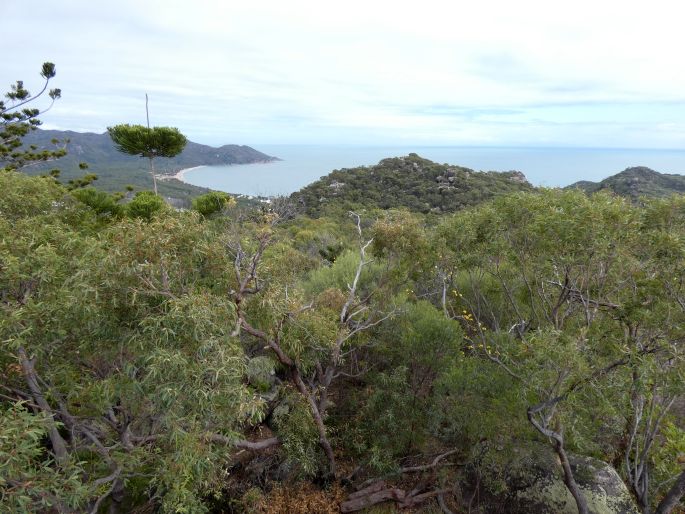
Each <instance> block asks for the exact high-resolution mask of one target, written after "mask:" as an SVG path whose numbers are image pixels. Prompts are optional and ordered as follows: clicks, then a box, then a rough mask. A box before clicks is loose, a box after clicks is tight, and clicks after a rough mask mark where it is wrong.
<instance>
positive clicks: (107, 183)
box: [0, 129, 275, 206]
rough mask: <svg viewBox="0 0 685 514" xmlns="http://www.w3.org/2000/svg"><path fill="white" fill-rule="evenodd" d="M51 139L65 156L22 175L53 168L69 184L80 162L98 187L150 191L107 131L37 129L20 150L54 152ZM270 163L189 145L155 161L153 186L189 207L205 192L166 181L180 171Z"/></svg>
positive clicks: (252, 154) (143, 166) (257, 155)
mask: <svg viewBox="0 0 685 514" xmlns="http://www.w3.org/2000/svg"><path fill="white" fill-rule="evenodd" d="M52 140H56V141H57V140H59V141H62V143H60V146H65V147H66V151H67V154H66V155H64V156H63V157H61V158H60V159H59V161H56V162H46V163H41V162H38V163H35V164H33V165H32V166H30V167H28V168H24V169H23V170H22V171H24V172H25V173H28V174H31V175H44V174H46V173H49V172H50V171H51V170H52V169H54V168H57V169H59V170H60V175H59V177H60V180H61V181H63V182H68V181H69V180H78V179H79V178H81V176H82V175H83V170H82V169H81V168H80V164H81V163H83V162H85V163H87V164H88V167H89V170H92V171H93V172H94V173H96V174H97V176H98V182H97V187H98V189H102V190H104V191H107V192H110V193H114V192H116V191H122V190H124V188H125V187H126V186H127V185H132V186H134V187H135V189H136V190H142V189H149V188H150V177H149V175H148V173H146V170H149V166H148V163H146V162H145V161H144V159H140V158H139V157H136V156H131V155H128V154H125V153H122V152H119V151H117V150H116V148H115V146H114V143H113V142H112V139H111V138H110V137H109V135H108V134H107V133H104V134H92V133H80V132H71V131H60V130H42V129H38V130H35V131H32V132H30V133H29V134H28V135H27V136H26V137H25V138H24V145H23V147H22V148H28V147H30V146H35V147H36V149H38V151H39V152H43V151H44V150H55V146H54V144H53V143H52V142H51V141H52ZM62 153H64V152H62ZM273 159H275V158H274V157H270V156H268V155H265V154H263V153H261V152H258V151H257V150H254V149H253V148H250V147H248V146H240V145H225V146H221V147H218V148H214V147H211V146H207V145H201V144H198V143H193V142H192V141H189V142H188V144H187V145H186V146H185V148H184V150H183V151H182V152H181V153H180V154H179V155H177V156H176V157H172V158H166V157H157V158H155V168H156V169H157V173H158V176H157V178H160V176H163V179H161V180H158V182H157V187H158V190H159V194H161V195H163V196H165V197H167V198H174V199H178V200H180V201H182V203H183V205H187V206H189V205H190V200H191V199H192V198H194V197H195V196H198V195H201V194H205V193H207V192H209V190H208V189H205V188H201V187H197V186H192V185H190V184H185V183H183V182H179V181H178V180H176V179H174V178H171V177H172V176H173V175H174V174H175V173H176V172H178V171H179V170H181V169H185V168H192V167H194V166H203V165H207V166H213V165H221V166H226V165H232V164H249V163H254V162H266V161H270V160H273ZM1 161H2V160H1V159H0V162H1ZM0 165H1V164H0Z"/></svg>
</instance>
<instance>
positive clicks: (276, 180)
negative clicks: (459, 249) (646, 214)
mask: <svg viewBox="0 0 685 514" xmlns="http://www.w3.org/2000/svg"><path fill="white" fill-rule="evenodd" d="M255 148H256V149H257V150H260V151H261V152H264V153H266V154H268V155H274V156H276V157H280V158H281V159H283V160H282V161H277V162H271V163H266V164H246V165H240V166H208V167H203V168H198V169H195V170H192V171H189V172H188V173H186V175H185V180H186V181H187V182H189V183H190V184H194V185H196V186H204V187H210V188H212V189H218V190H220V191H226V192H229V193H242V194H248V195H262V196H271V195H282V194H289V193H292V192H293V191H297V190H298V189H300V188H301V187H303V186H305V185H307V184H309V183H311V182H313V181H315V180H317V179H318V178H319V177H322V176H323V175H326V174H328V173H329V172H331V171H332V170H334V169H340V168H354V167H356V166H362V165H374V164H377V163H378V161H380V160H381V159H384V158H386V157H396V156H400V155H407V154H408V153H411V152H415V153H417V154H419V155H420V156H422V157H425V158H427V159H430V160H432V161H435V162H439V163H449V164H456V165H459V166H465V167H467V168H472V169H474V170H481V171H510V170H518V171H522V172H523V173H524V174H525V175H526V177H527V178H528V180H529V181H530V182H531V183H532V184H534V185H537V186H549V187H553V186H566V185H568V184H572V183H573V182H577V181H578V180H592V181H598V180H602V179H603V178H606V177H608V176H609V175H614V174H615V173H618V172H619V171H622V170H624V169H625V168H628V167H631V166H647V167H649V168H652V169H654V170H656V171H660V172H662V173H682V174H685V150H643V149H640V150H630V149H595V148H592V149H590V148H491V147H487V148H485V147H478V148H476V147H445V146H434V147H428V146H414V147H410V146H401V147H400V146H394V147H390V146H386V147H381V146H368V147H359V146H343V145H340V146H318V145H317V146H306V145H257V146H255Z"/></svg>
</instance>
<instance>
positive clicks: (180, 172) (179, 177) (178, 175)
mask: <svg viewBox="0 0 685 514" xmlns="http://www.w3.org/2000/svg"><path fill="white" fill-rule="evenodd" d="M205 167H206V166H193V167H192V168H183V169H182V170H178V172H176V174H175V175H164V176H165V177H167V178H175V179H176V180H179V181H181V182H185V180H183V176H184V175H185V174H186V173H187V172H189V171H190V170H196V169H198V168H205Z"/></svg>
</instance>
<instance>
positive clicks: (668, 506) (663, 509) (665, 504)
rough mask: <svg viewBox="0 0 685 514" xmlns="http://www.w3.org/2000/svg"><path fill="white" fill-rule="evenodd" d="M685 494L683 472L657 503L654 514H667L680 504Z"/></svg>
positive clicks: (684, 473)
mask: <svg viewBox="0 0 685 514" xmlns="http://www.w3.org/2000/svg"><path fill="white" fill-rule="evenodd" d="M684 494H685V471H683V472H682V473H681V474H680V476H679V477H678V480H676V482H675V484H673V486H672V487H671V488H670V489H669V490H668V492H667V493H666V496H664V498H663V500H661V502H660V503H659V505H658V507H657V508H656V511H654V514H669V513H670V512H671V511H672V510H673V509H675V508H676V507H677V506H678V504H679V503H680V499H681V498H682V497H683V495H684Z"/></svg>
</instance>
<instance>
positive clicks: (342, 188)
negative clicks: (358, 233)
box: [291, 153, 534, 216]
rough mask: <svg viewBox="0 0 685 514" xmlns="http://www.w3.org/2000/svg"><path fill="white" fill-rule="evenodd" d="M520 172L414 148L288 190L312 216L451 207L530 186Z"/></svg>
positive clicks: (456, 208) (447, 208)
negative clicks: (471, 165) (438, 157)
mask: <svg viewBox="0 0 685 514" xmlns="http://www.w3.org/2000/svg"><path fill="white" fill-rule="evenodd" d="M532 189H534V188H533V186H531V185H530V183H529V182H528V181H527V180H526V177H525V176H524V175H523V173H521V172H518V171H509V172H478V171H473V170H471V169H468V168H463V167H461V166H450V165H447V164H437V163H435V162H432V161H429V160H428V159H423V158H422V157H419V156H418V155H417V154H415V153H412V154H409V155H408V156H406V157H394V158H390V159H383V160H382V161H380V162H379V163H378V164H377V165H375V166H361V167H359V168H352V169H341V170H335V171H333V172H331V173H330V174H328V175H326V176H325V177H322V178H321V179H319V180H317V181H316V182H314V183H312V184H310V185H308V186H306V187H304V188H302V189H301V190H300V191H298V192H295V193H293V194H292V195H291V198H292V199H293V200H294V201H295V202H296V203H297V204H298V205H299V206H300V207H301V208H302V210H303V211H304V212H305V213H306V214H308V215H310V216H321V215H324V214H327V213H334V212H336V211H338V212H339V211H342V210H350V209H359V208H368V209H377V208H380V209H388V208H393V207H405V208H408V209H410V210H412V211H418V212H423V213H428V212H433V213H443V212H454V211H457V210H459V209H462V208H464V207H467V206H471V205H476V204H479V203H481V202H483V201H485V200H488V199H490V198H492V197H494V196H496V195H501V194H506V193H512V192H515V191H530V190H532Z"/></svg>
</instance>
